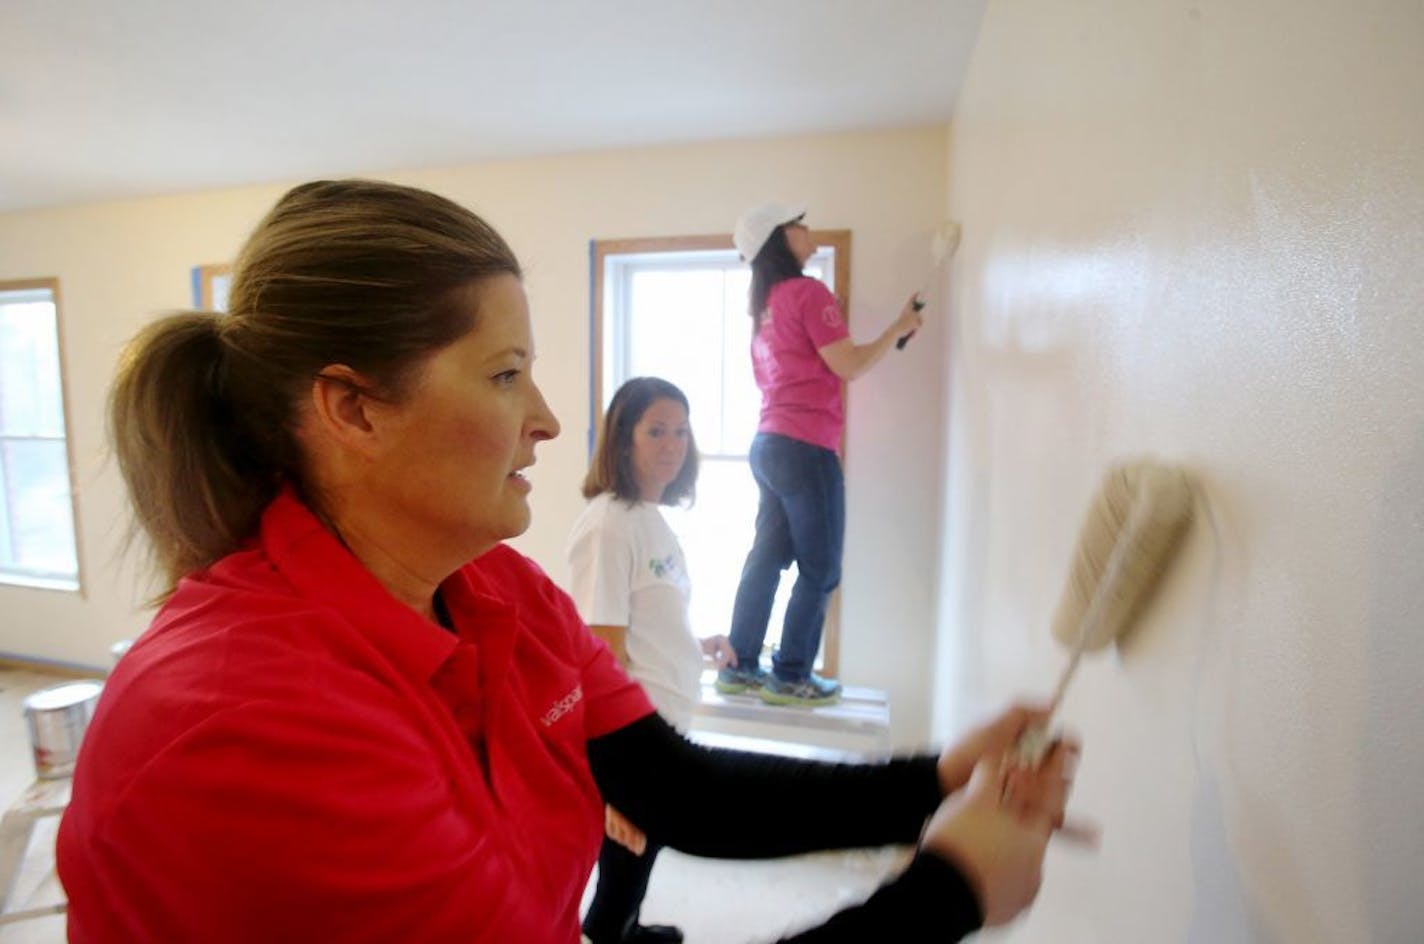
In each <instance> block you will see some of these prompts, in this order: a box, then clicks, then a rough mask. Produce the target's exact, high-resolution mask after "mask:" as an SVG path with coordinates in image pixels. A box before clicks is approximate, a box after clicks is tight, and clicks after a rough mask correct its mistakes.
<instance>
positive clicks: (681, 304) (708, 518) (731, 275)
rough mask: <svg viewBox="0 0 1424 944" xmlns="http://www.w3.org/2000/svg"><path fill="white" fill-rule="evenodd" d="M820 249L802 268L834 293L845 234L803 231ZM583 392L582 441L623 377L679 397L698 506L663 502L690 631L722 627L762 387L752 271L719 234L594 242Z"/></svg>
mask: <svg viewBox="0 0 1424 944" xmlns="http://www.w3.org/2000/svg"><path fill="white" fill-rule="evenodd" d="M813 235H814V236H815V238H816V241H817V244H818V245H820V246H821V247H822V248H821V250H820V251H819V252H818V253H817V254H816V255H815V256H814V257H812V259H811V260H810V262H809V263H808V264H807V266H806V272H807V274H808V275H812V276H815V277H816V278H819V279H821V280H822V281H824V282H825V283H826V284H827V285H829V286H830V287H831V290H832V291H839V292H840V293H842V295H843V296H844V293H845V291H846V287H847V281H848V273H849V269H850V234H849V233H848V232H844V231H838V232H816V233H813ZM593 250H594V252H593V256H594V258H593V265H594V272H593V277H594V298H593V309H594V313H593V320H594V325H593V390H592V396H591V398H590V400H591V403H592V409H591V412H592V416H591V418H590V420H591V422H590V426H589V444H588V445H589V450H590V452H592V449H593V435H594V431H595V430H596V429H597V428H598V424H599V422H600V421H601V420H602V418H603V411H604V408H605V407H606V406H607V404H608V401H609V400H610V399H612V397H613V393H614V391H615V390H617V389H618V387H619V386H620V385H621V384H622V383H623V382H624V381H625V380H627V379H628V378H630V377H638V376H646V375H654V376H658V377H663V378H665V379H667V380H670V381H672V382H673V383H675V384H677V385H678V386H679V387H681V388H682V390H683V392H684V393H686V394H687V399H688V402H689V403H690V404H691V406H692V427H693V432H694V433H695V434H696V436H697V445H698V448H699V449H700V450H701V455H702V468H701V474H700V476H699V479H698V482H697V503H696V504H695V505H694V506H693V507H692V508H691V509H686V510H684V509H672V508H668V509H664V512H665V514H666V516H667V519H668V523H669V524H670V525H671V526H672V528H673V531H674V532H676V534H677V536H678V540H679V541H680V542H681V543H682V546H683V549H684V550H685V552H686V554H687V564H688V570H689V571H690V572H691V575H692V614H691V615H692V628H693V631H694V632H695V633H697V634H698V635H699V636H708V635H711V634H713V633H725V632H727V631H728V629H729V628H730V626H731V618H732V601H733V599H734V598H735V596H736V592H737V584H738V582H739V580H740V578H741V570H742V562H743V561H744V560H745V558H746V555H747V551H748V550H749V549H750V548H751V542H752V534H753V525H754V522H755V518H756V507H757V487H756V482H755V481H754V480H753V478H752V474H751V469H750V467H749V466H748V464H747V448H748V447H749V446H750V445H751V440H752V436H753V435H755V433H756V427H757V419H758V416H759V413H760V410H761V394H760V392H759V391H758V390H757V386H756V381H755V379H754V378H753V376H752V368H751V357H750V355H749V353H748V351H749V348H750V345H751V328H752V322H751V318H750V317H749V316H748V315H747V290H748V287H749V285H750V281H751V270H750V269H749V268H747V266H746V264H745V263H743V262H742V261H741V260H740V258H739V257H738V255H737V253H736V250H734V249H733V248H732V242H731V239H730V237H727V236H717V237H681V238H670V239H647V240H607V241H599V242H595V243H594V247H593ZM795 574H796V568H795V565H794V564H793V565H792V567H791V569H790V571H788V572H787V573H786V574H784V575H783V577H782V580H781V586H780V589H779V592H778V594H777V600H776V605H775V607H774V608H773V610H772V616H771V621H770V623H769V625H768V627H767V645H768V646H775V645H776V643H777V641H778V640H779V639H780V636H781V620H782V615H783V614H784V612H785V607H786V601H787V599H788V598H789V597H790V595H791V587H792V585H793V583H794V582H795ZM838 615H839V595H837V596H835V597H833V598H832V601H831V606H830V608H829V610H828V613H827V618H826V628H825V632H824V634H823V639H822V658H821V666H820V670H821V671H822V672H824V673H826V674H830V675H834V674H835V672H836V663H837V652H838V633H837V623H838Z"/></svg>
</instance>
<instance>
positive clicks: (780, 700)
mask: <svg viewBox="0 0 1424 944" xmlns="http://www.w3.org/2000/svg"><path fill="white" fill-rule="evenodd" d="M761 700H762V701H764V702H766V703H767V704H768V705H786V706H788V707H792V708H820V707H823V706H825V705H834V704H835V703H836V702H838V701H840V700H841V683H840V682H835V681H832V680H831V679H823V678H821V677H820V676H819V675H817V674H816V673H815V672H812V673H811V674H810V675H808V676H806V677H805V678H803V679H799V680H797V681H795V682H787V681H784V680H782V679H779V678H777V677H776V676H774V675H773V676H770V677H769V678H767V680H766V682H764V683H763V684H762V687H761Z"/></svg>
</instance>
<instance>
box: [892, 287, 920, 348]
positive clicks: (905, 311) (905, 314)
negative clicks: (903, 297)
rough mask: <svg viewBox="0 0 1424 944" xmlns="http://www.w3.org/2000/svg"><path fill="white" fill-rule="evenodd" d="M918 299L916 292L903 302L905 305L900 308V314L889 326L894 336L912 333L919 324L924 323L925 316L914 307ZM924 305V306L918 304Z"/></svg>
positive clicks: (898, 336)
mask: <svg viewBox="0 0 1424 944" xmlns="http://www.w3.org/2000/svg"><path fill="white" fill-rule="evenodd" d="M919 300H920V296H919V294H918V293H916V294H913V295H911V296H910V300H909V301H907V302H905V307H904V308H901V309H900V315H899V317H897V318H896V319H895V323H894V325H892V326H891V328H892V331H893V333H894V335H895V337H896V338H903V337H904V336H905V335H907V334H914V333H915V332H916V331H918V330H920V326H921V325H923V324H924V323H925V316H924V315H922V314H920V309H919V308H916V307H915V303H916V302H918V301H919ZM920 307H924V306H920Z"/></svg>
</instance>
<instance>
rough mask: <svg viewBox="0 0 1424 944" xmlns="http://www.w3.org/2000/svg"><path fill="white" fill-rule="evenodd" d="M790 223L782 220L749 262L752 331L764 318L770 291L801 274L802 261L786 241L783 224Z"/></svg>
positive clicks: (748, 307)
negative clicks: (797, 258) (799, 260)
mask: <svg viewBox="0 0 1424 944" xmlns="http://www.w3.org/2000/svg"><path fill="white" fill-rule="evenodd" d="M800 220H801V218H800V217H797V218H796V219H794V220H792V221H791V223H799V222H800ZM791 223H783V224H781V225H780V226H778V227H777V228H776V229H774V230H772V231H771V235H770V236H768V237H767V238H766V242H765V243H763V244H762V247H761V249H760V251H758V252H757V254H756V258H755V259H753V260H752V262H751V266H752V286H751V292H750V293H749V297H748V305H747V309H748V312H749V313H750V314H751V316H752V332H753V333H755V332H756V331H758V330H759V329H760V328H761V321H762V318H764V317H766V300H767V299H768V298H769V297H771V290H772V289H774V288H776V286H778V285H780V284H781V283H782V282H785V281H786V280H787V279H795V278H799V277H800V276H801V275H802V274H803V273H802V271H801V263H799V262H797V261H796V255H795V254H794V253H793V252H792V251H791V247H790V246H789V245H788V244H787V242H786V227H787V226H790V225H791Z"/></svg>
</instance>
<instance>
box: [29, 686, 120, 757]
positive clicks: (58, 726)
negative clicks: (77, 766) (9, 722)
mask: <svg viewBox="0 0 1424 944" xmlns="http://www.w3.org/2000/svg"><path fill="white" fill-rule="evenodd" d="M103 687H104V685H103V683H102V682H93V681H81V682H66V683H65V684H63V685H55V686H52V687H50V688H43V689H40V690H39V691H37V692H35V693H33V694H32V695H30V696H29V697H28V698H26V699H25V701H24V706H25V723H26V726H27V727H28V728H29V729H30V747H31V748H33V750H34V756H35V774H36V775H37V776H38V777H39V778H40V779H41V780H55V779H58V778H60V777H68V776H69V775H70V774H72V773H74V762H75V760H77V759H78V757H79V744H80V742H81V741H83V740H84V731H85V729H86V728H88V727H89V719H90V718H92V717H94V706H95V705H96V704H98V701H99V692H100V690H102V689H103Z"/></svg>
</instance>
